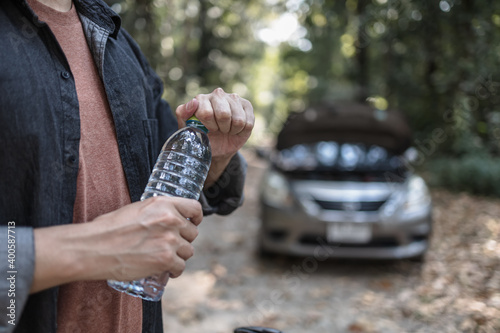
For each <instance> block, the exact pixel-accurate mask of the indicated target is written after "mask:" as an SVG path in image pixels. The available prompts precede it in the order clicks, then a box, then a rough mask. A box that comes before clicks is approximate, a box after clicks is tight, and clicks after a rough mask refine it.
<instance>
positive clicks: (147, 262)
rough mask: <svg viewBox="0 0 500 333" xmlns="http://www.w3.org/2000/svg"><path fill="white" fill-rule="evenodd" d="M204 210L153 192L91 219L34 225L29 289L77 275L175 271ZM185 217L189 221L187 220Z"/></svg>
mask: <svg viewBox="0 0 500 333" xmlns="http://www.w3.org/2000/svg"><path fill="white" fill-rule="evenodd" d="M202 218H203V212H202V209H201V205H200V203H199V202H198V201H196V200H192V199H184V198H174V197H154V198H150V199H147V200H145V201H141V202H136V203H133V204H130V205H127V206H125V207H122V208H120V209H118V210H116V211H114V212H111V213H108V214H105V215H102V216H100V217H98V218H96V219H95V220H94V221H92V222H89V223H79V224H72V225H64V226H55V227H48V228H38V229H35V231H34V235H35V254H36V258H35V276H34V281H33V285H32V288H31V292H32V293H33V292H37V291H40V290H43V289H47V288H50V287H53V286H56V285H61V284H64V283H68V282H72V281H81V280H106V279H112V280H119V281H130V280H135V279H139V278H144V277H146V276H151V275H153V274H159V273H162V272H165V271H168V272H170V273H171V277H177V276H179V275H180V274H181V273H182V272H183V270H184V268H185V262H186V260H187V259H189V258H190V257H191V256H192V255H193V251H194V250H193V246H192V245H191V242H192V241H193V240H194V239H195V238H196V236H197V235H198V230H197V228H196V226H197V225H198V224H199V223H200V222H201V220H202ZM188 219H189V220H188Z"/></svg>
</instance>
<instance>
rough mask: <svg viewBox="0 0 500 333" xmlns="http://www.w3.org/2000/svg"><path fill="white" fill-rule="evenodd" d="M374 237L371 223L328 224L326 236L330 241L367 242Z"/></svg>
mask: <svg viewBox="0 0 500 333" xmlns="http://www.w3.org/2000/svg"><path fill="white" fill-rule="evenodd" d="M371 237H372V229H371V226H370V225H369V224H361V223H359V224H358V223H333V224H331V225H328V227H327V234H326V238H327V240H328V241H329V242H344V243H357V244H360V243H366V242H369V241H370V239H371Z"/></svg>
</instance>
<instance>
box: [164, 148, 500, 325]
mask: <svg viewBox="0 0 500 333" xmlns="http://www.w3.org/2000/svg"><path fill="white" fill-rule="evenodd" d="M245 155H246V158H247V160H248V162H249V174H248V178H247V183H246V190H245V197H246V201H245V204H244V205H243V207H241V208H240V209H239V210H238V211H236V212H235V213H233V214H232V215H230V216H228V217H220V216H213V217H207V218H205V220H204V221H203V223H202V224H201V225H200V228H199V229H200V234H199V236H198V238H197V239H196V241H195V242H194V246H195V255H194V257H193V258H192V259H190V261H188V264H187V268H186V271H185V272H184V274H183V275H182V276H181V277H179V278H177V279H171V280H170V281H169V283H168V285H167V288H166V290H165V295H164V298H163V307H164V310H163V311H164V314H163V320H164V326H165V331H166V332H167V333H168V332H175V333H195V332H196V333H201V332H207V333H232V331H233V329H234V328H235V327H239V326H247V325H262V326H268V327H273V328H277V329H280V330H282V331H283V332H285V333H323V332H328V333H337V332H339V333H341V332H381V333H382V332H384V333H392V332H398V333H399V332H404V333H406V332H443V333H446V332H500V200H499V199H493V198H484V197H475V196H472V195H468V194H464V193H450V192H448V191H445V190H440V189H433V190H432V196H433V202H434V212H433V215H434V230H433V235H432V238H431V247H430V250H429V251H428V253H427V256H426V258H425V260H424V262H423V263H419V262H412V261H407V260H404V261H389V262H388V261H383V262H381V261H348V260H323V261H318V260H314V259H311V258H289V257H282V256H278V257H274V258H269V259H264V260H263V259H261V258H259V256H258V255H257V254H256V252H257V251H256V239H257V238H256V234H257V232H258V228H259V215H258V212H259V207H258V202H257V193H258V185H259V181H260V178H261V175H262V173H263V171H264V170H265V169H266V164H265V163H264V162H263V161H261V160H259V159H258V158H256V157H255V156H254V155H253V154H252V153H251V152H249V151H247V152H246V153H245Z"/></svg>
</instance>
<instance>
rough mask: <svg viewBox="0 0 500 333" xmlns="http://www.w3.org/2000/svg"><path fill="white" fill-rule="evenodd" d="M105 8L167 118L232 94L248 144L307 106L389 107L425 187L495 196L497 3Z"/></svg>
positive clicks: (269, 2)
mask: <svg viewBox="0 0 500 333" xmlns="http://www.w3.org/2000/svg"><path fill="white" fill-rule="evenodd" d="M107 2H108V4H109V5H110V6H111V7H112V8H113V10H115V11H116V12H117V13H119V14H120V16H121V17H122V26H123V27H124V28H125V29H127V31H129V32H130V34H131V35H132V36H133V37H134V38H135V39H136V41H137V42H138V43H139V45H140V46H141V49H142V50H143V52H144V53H145V54H146V56H147V57H148V59H149V61H150V64H151V65H152V66H153V68H154V69H155V70H156V72H157V73H158V75H159V76H160V77H161V78H162V79H163V81H164V83H165V92H164V97H165V99H166V100H168V101H169V103H170V104H171V105H172V107H173V108H175V106H177V105H178V104H181V103H185V102H186V101H187V100H189V99H190V98H192V97H194V96H196V95H197V94H200V93H208V92H210V91H212V90H213V89H214V88H216V87H219V86H220V87H222V88H223V89H224V90H226V91H230V92H235V93H237V94H239V95H241V96H243V97H245V98H247V99H248V100H250V101H251V102H252V103H253V105H254V109H255V113H256V128H255V130H254V134H253V135H252V138H251V141H250V142H249V145H253V146H258V145H261V144H266V143H267V142H269V141H270V140H272V138H273V136H274V135H275V134H276V133H277V132H278V131H279V130H280V128H281V126H282V125H283V123H284V121H285V120H286V118H287V116H288V115H289V114H290V113H292V112H300V111H302V110H304V109H305V108H307V106H308V105H311V104H312V103H316V102H322V101H338V100H351V101H360V102H366V103H371V104H372V105H373V106H374V107H376V108H378V109H381V110H384V109H398V110H400V111H401V112H403V113H404V115H405V116H406V118H407V119H408V121H409V124H410V126H411V128H412V131H413V137H414V147H415V148H416V149H417V151H418V153H419V156H420V158H419V159H417V160H418V163H417V164H416V165H414V167H415V168H418V169H419V170H420V171H421V172H422V173H423V174H424V175H425V176H426V178H427V179H428V181H429V182H430V183H431V184H432V185H436V186H441V187H446V188H449V189H451V190H454V191H468V192H471V193H476V194H482V195H489V196H497V197H498V196H500V105H499V104H500V77H499V73H498V68H499V63H500V33H499V32H500V2H498V1H493V0H485V1H474V0H432V1H417V0H263V1H255V0H245V1H243V0H234V1H229V0H218V1H215V0H204V1H199V0H183V1H181V0H122V1H117V0H107ZM437 138H439V139H437Z"/></svg>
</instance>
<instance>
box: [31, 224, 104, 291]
mask: <svg viewBox="0 0 500 333" xmlns="http://www.w3.org/2000/svg"><path fill="white" fill-rule="evenodd" d="M88 229H89V228H88V225H87V224H72V225H64V226H56V227H48V228H38V229H35V230H34V239H35V272H34V277H33V284H32V286H31V290H30V292H31V293H36V292H38V291H41V290H44V289H48V288H51V287H55V286H58V285H62V284H65V283H69V282H72V281H77V280H86V279H91V277H92V275H94V276H98V275H99V268H100V266H101V265H102V264H101V261H102V260H96V257H94V258H93V259H94V260H92V248H93V247H92V246H89V245H86V243H87V240H88V239H89V238H91V235H90V232H89V230H88Z"/></svg>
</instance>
